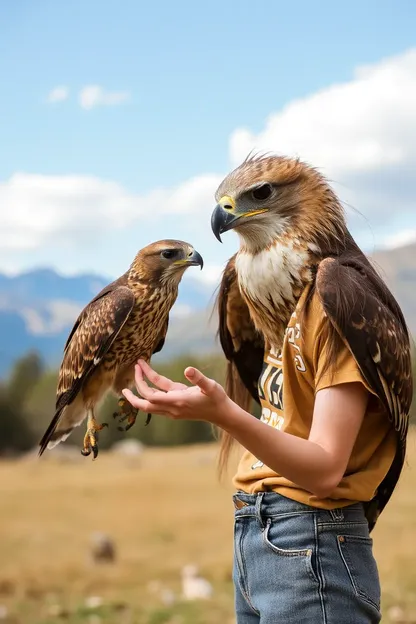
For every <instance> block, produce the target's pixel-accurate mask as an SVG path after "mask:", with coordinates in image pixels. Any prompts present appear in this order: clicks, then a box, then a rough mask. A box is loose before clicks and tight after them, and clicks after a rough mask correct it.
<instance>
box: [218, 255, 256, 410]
mask: <svg viewBox="0 0 416 624" xmlns="http://www.w3.org/2000/svg"><path fill="white" fill-rule="evenodd" d="M235 258H236V255H234V256H232V258H230V260H229V261H228V263H227V265H226V267H225V269H224V272H223V276H222V280H221V284H220V288H219V291H218V296H217V307H218V315H219V326H218V336H219V339H220V343H221V347H222V349H223V351H224V355H225V357H226V358H227V378H226V384H225V389H226V392H227V394H228V396H229V397H230V398H231V399H232V400H233V401H235V402H236V403H238V404H239V405H240V406H241V407H243V408H244V409H249V406H250V403H251V399H254V400H255V401H257V402H258V403H259V396H258V380H259V377H260V374H261V370H262V366H263V357H264V340H263V337H262V336H261V335H260V334H259V333H258V332H257V330H256V328H255V327H254V323H253V321H252V319H251V317H250V313H249V309H248V306H247V304H246V302H245V301H244V298H243V296H242V294H241V292H240V288H239V286H238V279H237V273H236V270H235Z"/></svg>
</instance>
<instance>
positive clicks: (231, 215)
mask: <svg viewBox="0 0 416 624" xmlns="http://www.w3.org/2000/svg"><path fill="white" fill-rule="evenodd" d="M267 211H268V208H260V209H259V210H250V212H236V205H235V201H234V199H233V198H232V197H229V196H228V195H224V197H221V199H220V201H219V202H218V204H217V205H216V206H215V208H214V211H213V213H212V215H211V229H212V231H213V233H214V235H215V238H217V239H218V240H219V241H220V243H222V240H221V234H223V233H224V232H228V230H232V229H233V228H234V227H235V226H236V225H237V222H238V221H240V219H242V218H244V217H253V216H254V215H257V214H261V213H263V212H267Z"/></svg>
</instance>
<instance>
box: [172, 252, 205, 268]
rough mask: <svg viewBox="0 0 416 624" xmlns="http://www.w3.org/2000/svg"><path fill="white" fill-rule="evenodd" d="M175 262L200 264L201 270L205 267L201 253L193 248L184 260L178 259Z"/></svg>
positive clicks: (191, 264)
mask: <svg viewBox="0 0 416 624" xmlns="http://www.w3.org/2000/svg"><path fill="white" fill-rule="evenodd" d="M175 264H178V265H188V266H200V267H201V271H202V269H203V267H204V260H203V258H202V256H201V254H199V253H198V252H197V251H196V249H192V251H190V252H189V253H188V255H187V256H186V257H185V258H184V259H183V260H176V262H175Z"/></svg>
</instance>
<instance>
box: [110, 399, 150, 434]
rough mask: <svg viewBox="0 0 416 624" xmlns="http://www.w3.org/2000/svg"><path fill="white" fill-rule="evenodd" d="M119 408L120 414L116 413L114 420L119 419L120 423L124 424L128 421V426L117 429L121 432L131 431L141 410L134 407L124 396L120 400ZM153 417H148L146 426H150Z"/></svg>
mask: <svg viewBox="0 0 416 624" xmlns="http://www.w3.org/2000/svg"><path fill="white" fill-rule="evenodd" d="M118 406H119V408H120V409H119V411H118V412H114V414H113V418H117V417H118V418H119V421H120V422H124V421H126V420H127V424H126V426H125V427H117V428H118V430H119V431H128V430H129V429H131V427H133V425H134V423H135V422H136V418H137V414H138V413H139V410H138V409H136V408H135V407H133V406H132V404H131V403H129V401H127V399H125V398H124V397H123V396H122V397H120V398H119V400H118ZM151 417H152V415H151V414H148V415H147V419H146V423H145V424H146V425H148V424H149V422H150V419H151Z"/></svg>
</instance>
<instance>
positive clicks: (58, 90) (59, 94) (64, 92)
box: [46, 86, 69, 104]
mask: <svg viewBox="0 0 416 624" xmlns="http://www.w3.org/2000/svg"><path fill="white" fill-rule="evenodd" d="M68 97H69V89H68V87H65V86H59V87H55V88H54V89H52V90H51V91H49V93H48V95H47V98H46V101H47V102H48V103H49V104H56V103H57V102H63V101H64V100H67V99H68Z"/></svg>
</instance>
